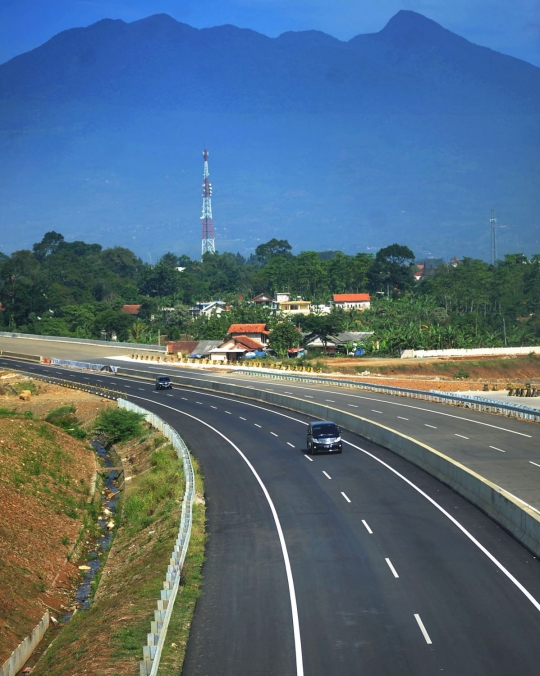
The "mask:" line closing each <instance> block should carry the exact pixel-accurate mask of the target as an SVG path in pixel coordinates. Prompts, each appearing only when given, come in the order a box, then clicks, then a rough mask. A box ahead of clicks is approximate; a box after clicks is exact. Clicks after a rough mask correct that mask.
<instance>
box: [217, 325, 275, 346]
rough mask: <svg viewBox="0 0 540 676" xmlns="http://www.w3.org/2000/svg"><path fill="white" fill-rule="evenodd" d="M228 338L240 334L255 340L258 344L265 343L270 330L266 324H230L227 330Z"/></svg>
mask: <svg viewBox="0 0 540 676" xmlns="http://www.w3.org/2000/svg"><path fill="white" fill-rule="evenodd" d="M227 334H228V336H229V338H236V337H238V336H242V337H244V338H251V339H252V340H256V341H257V342H258V343H259V344H260V345H263V346H264V345H266V343H267V342H268V336H269V335H270V331H269V330H268V326H267V325H266V324H231V325H230V326H229V330H228V331H227Z"/></svg>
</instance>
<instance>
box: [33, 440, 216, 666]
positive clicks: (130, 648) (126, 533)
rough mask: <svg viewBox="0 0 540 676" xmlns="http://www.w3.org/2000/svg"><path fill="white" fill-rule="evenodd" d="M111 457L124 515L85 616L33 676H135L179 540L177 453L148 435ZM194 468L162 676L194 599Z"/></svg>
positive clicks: (177, 651)
mask: <svg viewBox="0 0 540 676" xmlns="http://www.w3.org/2000/svg"><path fill="white" fill-rule="evenodd" d="M117 450H118V451H119V453H120V454H121V456H122V457H123V458H124V457H125V461H126V463H125V464H126V467H130V468H131V472H132V475H131V480H128V481H127V483H126V491H125V497H124V502H123V515H122V518H121V520H120V524H119V528H118V531H117V533H116V537H115V540H114V544H113V546H112V549H111V552H110V554H109V557H108V559H107V563H106V565H105V567H104V569H103V571H102V574H101V576H100V577H101V579H100V580H99V581H98V582H99V586H98V588H97V591H96V593H95V597H94V601H93V604H92V606H91V608H90V609H89V610H88V611H85V612H80V613H77V614H76V615H75V616H74V617H73V619H72V620H71V621H70V622H69V623H68V624H67V626H66V627H65V628H64V629H63V630H62V632H61V633H60V634H59V636H58V637H57V638H56V640H55V641H54V643H53V644H52V645H51V646H50V648H49V649H48V651H47V652H46V653H45V655H44V656H43V657H42V658H41V660H40V661H39V662H38V664H37V665H36V667H35V668H34V670H33V673H34V674H35V675H36V676H42V675H45V674H47V675H48V676H55V675H56V674H58V675H60V674H62V676H66V675H76V674H83V673H85V674H88V673H90V674H99V675H100V676H105V675H106V674H111V675H112V674H114V675H120V674H126V675H127V674H136V673H138V662H139V660H140V659H141V657H142V646H143V645H145V643H146V634H147V633H148V632H149V631H150V620H151V619H153V611H154V609H155V607H156V601H157V600H158V599H159V594H160V590H161V589H162V584H163V580H164V577H165V572H166V568H167V564H168V561H169V557H170V553H171V551H172V548H173V546H174V543H175V540H176V537H177V534H178V525H179V519H180V511H181V503H182V499H183V495H184V486H185V484H184V477H183V468H182V463H181V461H180V460H179V459H178V456H177V454H176V452H175V451H174V450H173V448H172V446H171V445H170V444H169V443H168V442H167V441H166V440H165V439H164V438H163V437H161V436H160V435H159V434H158V433H156V432H155V431H153V430H147V431H146V432H145V435H144V437H143V438H142V439H139V440H135V441H133V440H131V441H128V442H124V443H123V444H119V445H118V446H117ZM193 464H194V468H195V471H196V486H197V489H198V493H197V496H198V499H197V500H196V504H195V506H194V510H193V517H194V524H193V530H192V535H191V543H190V547H189V552H188V556H187V559H186V562H185V566H184V570H183V576H182V586H181V590H180V593H179V595H178V596H177V599H176V603H175V608H174V611H173V617H172V621H171V624H170V626H169V632H168V637H167V644H166V650H165V653H164V655H163V660H162V666H161V667H160V673H163V674H169V673H170V674H173V673H174V674H177V673H179V672H180V670H181V666H182V663H183V658H184V654H185V649H186V645H187V639H188V636H189V629H190V626H191V618H192V615H193V610H194V607H195V602H196V599H197V597H198V595H199V593H200V582H201V566H202V562H203V558H204V545H205V507H204V501H203V500H202V497H201V495H202V491H203V485H202V477H201V475H200V472H199V470H198V466H197V464H196V462H195V461H193ZM128 478H129V477H128Z"/></svg>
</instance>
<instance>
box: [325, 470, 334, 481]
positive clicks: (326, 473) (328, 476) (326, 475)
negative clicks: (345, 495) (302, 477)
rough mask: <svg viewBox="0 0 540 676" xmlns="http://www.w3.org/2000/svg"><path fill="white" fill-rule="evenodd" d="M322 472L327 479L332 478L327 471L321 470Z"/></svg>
mask: <svg viewBox="0 0 540 676" xmlns="http://www.w3.org/2000/svg"><path fill="white" fill-rule="evenodd" d="M323 474H324V476H325V477H326V478H327V479H331V478H332V477H331V476H330V474H328V472H325V471H324V470H323Z"/></svg>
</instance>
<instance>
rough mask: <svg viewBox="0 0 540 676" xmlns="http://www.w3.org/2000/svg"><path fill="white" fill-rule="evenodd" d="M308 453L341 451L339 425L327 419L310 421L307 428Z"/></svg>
mask: <svg viewBox="0 0 540 676" xmlns="http://www.w3.org/2000/svg"><path fill="white" fill-rule="evenodd" d="M306 443H307V450H308V453H310V454H313V453H341V451H342V441H341V430H340V429H339V427H338V426H337V425H336V424H335V423H333V422H330V421H328V420H316V421H315V422H310V423H309V425H308V428H307V442H306Z"/></svg>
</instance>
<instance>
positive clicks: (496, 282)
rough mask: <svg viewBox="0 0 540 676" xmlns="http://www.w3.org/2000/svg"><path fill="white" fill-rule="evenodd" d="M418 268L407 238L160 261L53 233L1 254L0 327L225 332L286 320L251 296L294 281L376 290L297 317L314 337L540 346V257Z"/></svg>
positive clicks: (314, 294)
mask: <svg viewBox="0 0 540 676" xmlns="http://www.w3.org/2000/svg"><path fill="white" fill-rule="evenodd" d="M416 271H417V266H416V264H415V256H414V253H413V252H412V251H411V250H410V249H409V248H408V247H407V246H405V245H400V244H393V245H390V246H388V247H385V248H383V249H381V250H380V251H378V252H377V254H375V255H372V254H368V253H359V254H356V255H347V254H344V253H342V252H341V251H324V252H315V251H303V252H301V253H299V254H297V255H294V254H293V253H292V247H291V245H290V244H289V243H288V242H287V241H286V240H277V239H272V240H270V241H269V242H266V243H264V244H261V245H259V246H258V247H257V248H256V250H255V253H254V254H252V255H251V256H250V257H248V258H246V257H244V256H241V255H240V254H232V253H223V254H220V253H216V254H205V255H204V257H203V259H202V260H193V259H191V258H189V257H188V256H186V255H177V254H174V253H170V252H169V253H166V254H165V255H163V256H162V257H161V258H160V260H159V261H158V262H157V263H156V264H155V265H149V264H147V263H144V262H143V261H142V260H141V259H140V258H139V257H137V256H136V255H135V254H134V253H133V252H132V251H130V250H129V249H127V248H124V247H112V248H106V249H103V248H102V247H101V246H100V245H99V244H87V243H85V242H79V241H75V242H67V241H66V240H65V239H64V237H63V236H62V235H61V234H59V233H56V232H48V233H46V234H45V236H44V237H43V239H42V240H41V242H38V243H36V244H34V245H33V247H32V250H21V251H15V252H14V253H13V254H11V255H10V256H7V255H5V254H0V303H1V307H2V311H0V330H10V331H18V332H22V333H33V334H41V335H65V336H73V337H79V338H103V337H108V338H110V337H111V335H112V334H113V333H114V334H115V335H116V336H117V338H118V340H123V341H132V342H142V343H145V342H146V343H149V342H157V339H158V335H161V336H167V337H168V338H169V339H173V340H174V339H178V338H179V337H180V336H181V335H184V334H188V335H190V336H193V337H194V338H195V339H222V338H224V337H225V335H226V332H227V328H228V326H229V325H230V324H231V323H238V322H267V323H268V324H269V325H270V327H271V328H273V327H276V326H277V325H278V324H282V323H283V320H284V318H282V317H279V316H276V315H274V314H272V313H271V312H270V311H269V310H267V309H265V308H261V307H258V306H255V305H253V304H250V302H249V301H250V300H251V298H253V297H254V296H256V295H257V294H258V293H261V292H266V293H268V294H270V295H273V294H275V293H276V292H283V291H287V292H289V293H290V294H291V295H292V296H293V297H294V296H302V297H303V298H305V299H308V300H311V301H312V302H313V303H314V304H324V303H327V302H328V301H330V300H331V298H332V294H334V293H347V292H349V293H352V292H368V293H370V294H371V299H372V304H371V308H370V309H369V310H367V311H365V312H358V311H351V312H343V311H339V310H334V311H332V313H331V314H330V315H317V314H313V315H307V316H299V317H294V320H292V321H293V322H294V324H295V325H296V328H298V329H300V330H301V331H302V333H304V334H309V335H312V334H314V333H318V334H320V335H330V334H332V333H335V332H338V331H343V330H349V331H373V332H374V338H373V341H371V343H370V344H368V345H366V348H367V349H368V351H369V350H371V349H375V348H376V345H377V343H378V349H379V351H380V352H382V353H385V354H399V352H400V350H402V349H407V348H415V349H422V348H423V349H438V348H447V347H476V346H493V347H496V346H502V345H533V344H538V341H539V339H540V308H539V306H540V255H535V256H532V257H531V258H527V257H525V256H523V255H522V254H509V255H506V256H505V257H504V259H503V260H500V261H498V262H497V264H496V265H490V264H488V263H486V262H485V261H482V260H478V259H472V258H464V259H463V260H462V261H460V262H459V264H458V265H457V266H455V267H454V266H451V265H447V264H440V265H438V266H436V267H433V268H431V269H429V270H427V269H426V274H425V275H424V277H423V279H422V280H421V281H416V280H415V279H414V276H413V275H414V273H415V272H416ZM217 299H220V300H223V301H224V302H225V303H226V304H227V305H228V306H229V308H230V309H229V311H228V312H225V313H223V314H222V315H215V316H211V317H209V318H207V317H204V316H203V317H198V318H196V319H193V318H192V316H191V314H190V312H189V308H190V306H192V305H194V304H195V303H197V302H201V301H209V300H217ZM125 304H137V305H141V308H140V312H139V314H138V316H131V315H128V314H125V313H123V312H122V306H123V305H125ZM165 308H166V309H165ZM280 330H281V331H283V329H280ZM287 330H288V329H287V328H286V329H285V335H286V331H287ZM278 333H279V332H278ZM276 335H277V334H276ZM299 335H300V334H299V332H298V331H297V332H296V333H294V334H291V337H292V336H294V337H295V339H296V340H298V336H299ZM374 345H375V347H374Z"/></svg>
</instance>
